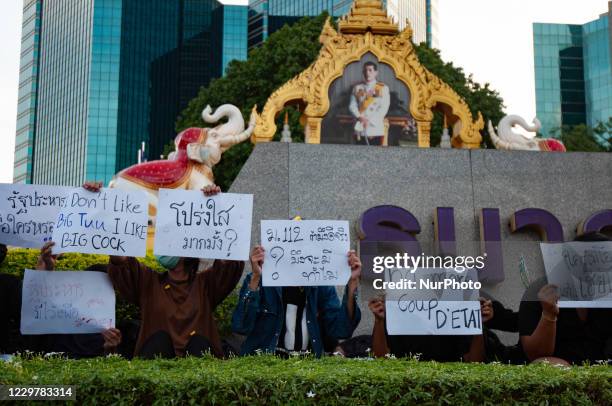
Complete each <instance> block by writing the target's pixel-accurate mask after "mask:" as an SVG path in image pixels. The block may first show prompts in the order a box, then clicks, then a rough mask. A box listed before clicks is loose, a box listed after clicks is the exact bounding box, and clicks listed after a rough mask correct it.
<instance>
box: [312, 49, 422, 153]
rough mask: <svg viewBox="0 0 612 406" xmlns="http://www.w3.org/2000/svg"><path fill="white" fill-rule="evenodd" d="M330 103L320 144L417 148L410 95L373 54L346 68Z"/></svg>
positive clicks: (332, 91) (392, 73) (323, 123)
mask: <svg viewBox="0 0 612 406" xmlns="http://www.w3.org/2000/svg"><path fill="white" fill-rule="evenodd" d="M329 100H330V109H329V111H328V113H327V114H326V115H325V117H324V118H323V122H322V125H321V143H326V144H359V145H374V146H396V145H411V144H413V145H415V146H416V145H417V140H418V134H417V126H416V122H415V121H414V118H413V117H412V115H411V114H410V91H409V90H408V87H407V86H406V85H405V84H404V83H403V82H401V81H400V80H399V79H398V78H397V76H396V75H395V72H394V71H393V68H392V67H391V66H389V65H387V64H384V63H381V62H379V61H378V59H377V58H376V56H375V55H374V54H372V53H369V52H368V53H366V54H364V55H363V56H362V57H361V59H360V60H359V61H356V62H352V63H350V64H348V65H347V66H346V67H345V69H344V72H343V74H342V76H340V77H339V78H337V79H336V80H334V81H333V82H332V84H331V86H330V87H329Z"/></svg>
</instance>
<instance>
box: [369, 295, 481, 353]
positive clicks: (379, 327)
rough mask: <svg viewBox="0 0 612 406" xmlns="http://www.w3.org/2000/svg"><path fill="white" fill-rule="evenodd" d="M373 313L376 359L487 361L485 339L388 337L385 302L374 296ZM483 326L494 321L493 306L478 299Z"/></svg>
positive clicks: (428, 336) (439, 336)
mask: <svg viewBox="0 0 612 406" xmlns="http://www.w3.org/2000/svg"><path fill="white" fill-rule="evenodd" d="M368 307H369V308H370V311H371V312H372V313H373V314H374V329H373V331H372V351H373V352H374V356H375V357H385V356H387V355H388V354H393V355H394V356H396V357H400V358H401V357H410V356H414V355H417V354H419V357H420V358H419V359H421V360H425V361H439V362H456V361H461V360H463V361H466V362H483V361H485V359H486V353H485V342H484V336H483V335H482V334H481V335H475V336H448V335H446V336H442V335H388V334H387V329H386V326H385V319H386V311H385V310H386V309H385V307H386V305H385V299H384V298H382V297H376V298H372V299H370V301H369V303H368ZM480 309H481V310H480V311H481V315H482V316H481V317H482V321H483V323H486V322H488V321H490V320H491V319H492V318H493V307H492V305H491V302H490V301H488V300H486V299H485V300H481V306H480Z"/></svg>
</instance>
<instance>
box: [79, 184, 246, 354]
mask: <svg viewBox="0 0 612 406" xmlns="http://www.w3.org/2000/svg"><path fill="white" fill-rule="evenodd" d="M84 187H85V188H86V189H87V190H90V191H93V192H96V191H98V190H99V189H100V188H101V187H102V185H101V184H100V183H91V182H90V183H86V184H85V185H84ZM202 191H203V192H204V195H206V196H213V195H216V194H218V193H220V192H221V189H220V188H219V187H218V186H208V187H205V188H204V189H202ZM157 260H158V262H159V263H160V264H161V265H162V266H163V267H164V268H166V269H167V271H166V272H164V273H161V274H160V273H157V272H155V271H153V270H152V269H150V268H147V267H146V266H145V265H143V264H141V263H140V262H138V260H136V258H130V257H118V256H111V257H110V261H109V266H108V275H109V276H110V278H111V281H112V282H113V285H114V287H115V289H116V290H117V291H118V292H119V295H120V296H122V297H123V298H125V299H126V300H127V301H129V302H131V303H134V304H136V305H138V306H139V307H140V311H141V316H142V324H141V328H140V334H139V336H138V341H137V342H136V348H135V356H137V357H141V358H145V359H151V358H155V357H162V358H174V357H182V356H185V355H194V356H201V355H202V354H203V353H205V352H211V353H212V354H214V355H215V356H217V357H223V355H224V354H223V350H222V348H221V339H220V337H219V332H218V330H217V325H216V323H215V320H214V317H213V311H214V309H215V307H217V305H219V304H220V303H221V302H223V300H224V299H225V298H226V297H227V296H228V295H229V294H230V293H231V292H232V290H233V289H234V287H235V286H236V284H237V283H238V281H239V280H240V277H241V275H242V270H243V269H244V262H242V261H221V260H216V261H215V262H214V264H213V265H212V267H210V268H209V269H207V270H205V271H204V272H197V271H198V266H199V263H200V260H199V259H197V258H180V257H170V256H159V257H157Z"/></svg>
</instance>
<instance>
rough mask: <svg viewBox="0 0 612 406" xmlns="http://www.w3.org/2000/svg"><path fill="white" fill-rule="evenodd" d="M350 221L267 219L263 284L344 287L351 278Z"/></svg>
mask: <svg viewBox="0 0 612 406" xmlns="http://www.w3.org/2000/svg"><path fill="white" fill-rule="evenodd" d="M350 241H351V238H350V234H349V222H348V221H334V220H302V221H293V220H263V221H262V222H261V245H262V246H263V247H264V249H265V250H266V254H265V258H264V264H263V269H262V285H263V286H340V285H345V284H346V283H347V282H348V281H349V279H350V277H351V269H350V267H349V265H348V251H349V249H350Z"/></svg>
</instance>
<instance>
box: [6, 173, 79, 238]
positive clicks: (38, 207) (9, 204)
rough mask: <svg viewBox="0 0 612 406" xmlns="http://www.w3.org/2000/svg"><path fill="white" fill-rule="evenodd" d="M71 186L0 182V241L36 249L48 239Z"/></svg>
mask: <svg viewBox="0 0 612 406" xmlns="http://www.w3.org/2000/svg"><path fill="white" fill-rule="evenodd" d="M70 190H71V188H68V187H59V186H43V185H20V184H17V185H10V184H0V243H2V244H6V245H12V246H15V247H24V248H40V247H42V246H43V245H44V244H45V243H46V242H47V241H49V240H50V239H51V235H52V234H53V228H54V227H55V221H56V220H57V214H58V213H59V211H60V207H61V206H62V205H63V204H64V202H65V200H66V198H67V195H68V192H69V191H70Z"/></svg>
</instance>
